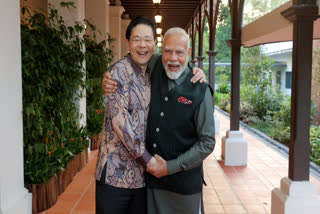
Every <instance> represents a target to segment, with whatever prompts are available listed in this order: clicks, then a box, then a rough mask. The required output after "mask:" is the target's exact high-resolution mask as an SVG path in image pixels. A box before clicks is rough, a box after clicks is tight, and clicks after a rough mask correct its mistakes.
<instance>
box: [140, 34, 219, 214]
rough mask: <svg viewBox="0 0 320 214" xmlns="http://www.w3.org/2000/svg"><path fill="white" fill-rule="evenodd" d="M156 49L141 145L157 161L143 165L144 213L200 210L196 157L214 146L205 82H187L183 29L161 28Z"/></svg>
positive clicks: (190, 213) (200, 177)
mask: <svg viewBox="0 0 320 214" xmlns="http://www.w3.org/2000/svg"><path fill="white" fill-rule="evenodd" d="M162 54H163V55H162V60H156V62H155V64H154V68H153V71H152V75H151V102H150V111H149V115H148V124H147V138H146V148H147V150H148V151H149V152H150V154H151V155H154V156H155V158H156V159H157V160H158V161H159V163H161V164H159V167H158V168H157V169H156V170H154V169H149V168H147V172H149V173H147V175H146V182H147V189H148V193H147V198H148V201H147V203H148V214H168V213H170V214H171V213H172V214H179V213H181V214H199V213H201V214H202V213H204V211H203V210H204V209H203V203H202V186H203V182H204V180H203V168H202V162H203V160H204V159H205V158H206V157H207V156H208V155H209V154H210V153H211V152H212V151H213V149H214V146H215V132H214V118H213V106H212V96H211V93H210V89H209V87H208V85H207V84H204V83H202V84H201V83H195V84H194V83H192V82H190V80H191V78H192V76H193V75H192V71H191V68H190V67H188V59H189V57H190V54H191V48H190V47H189V36H188V34H187V33H186V32H185V31H184V30H183V29H181V28H171V29H169V30H168V31H167V32H166V34H165V36H164V45H163V48H162ZM162 158H163V159H162Z"/></svg>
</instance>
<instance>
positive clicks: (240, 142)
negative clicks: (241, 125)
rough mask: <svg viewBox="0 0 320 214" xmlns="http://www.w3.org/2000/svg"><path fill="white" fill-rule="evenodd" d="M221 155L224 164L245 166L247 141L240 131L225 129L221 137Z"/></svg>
mask: <svg viewBox="0 0 320 214" xmlns="http://www.w3.org/2000/svg"><path fill="white" fill-rule="evenodd" d="M221 157H222V158H223V159H224V165H225V166H246V165H247V161H248V142H247V141H246V139H245V138H244V137H243V134H242V133H241V132H240V131H227V133H226V136H224V137H223V138H222V143H221Z"/></svg>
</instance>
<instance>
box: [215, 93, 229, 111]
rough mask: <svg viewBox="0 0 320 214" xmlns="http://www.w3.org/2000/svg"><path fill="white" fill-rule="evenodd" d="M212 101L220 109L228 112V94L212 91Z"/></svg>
mask: <svg viewBox="0 0 320 214" xmlns="http://www.w3.org/2000/svg"><path fill="white" fill-rule="evenodd" d="M214 103H215V105H217V106H218V107H219V108H220V109H222V110H225V111H227V112H230V95H229V94H223V93H219V92H215V93H214Z"/></svg>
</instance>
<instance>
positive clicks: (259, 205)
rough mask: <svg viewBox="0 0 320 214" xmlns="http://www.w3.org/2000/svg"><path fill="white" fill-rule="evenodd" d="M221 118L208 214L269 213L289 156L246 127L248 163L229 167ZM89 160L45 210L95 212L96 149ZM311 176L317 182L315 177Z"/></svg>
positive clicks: (208, 167)
mask: <svg viewBox="0 0 320 214" xmlns="http://www.w3.org/2000/svg"><path fill="white" fill-rule="evenodd" d="M216 114H217V116H218V118H219V120H220V134H216V140H217V144H216V148H215V150H214V152H213V154H212V155H210V156H209V157H208V158H207V159H206V160H205V163H204V168H205V170H204V171H205V181H206V183H207V186H205V187H204V203H205V210H206V214H217V213H224V214H241V213H248V214H249V213H250V214H262V213H270V209H271V206H270V205H271V191H272V189H274V188H276V187H279V186H280V180H281V178H283V177H285V176H287V173H288V160H287V158H285V157H284V156H283V155H281V154H279V153H278V152H277V151H275V150H273V149H272V148H270V147H269V146H267V145H265V144H264V143H263V142H262V141H261V140H260V139H258V138H256V137H255V136H253V135H252V134H249V133H248V132H246V131H245V130H242V129H241V131H242V133H244V137H245V139H246V140H247V141H248V148H249V149H248V165H247V166H246V167H227V166H224V162H223V160H221V156H220V154H221V138H222V137H223V136H224V135H225V133H226V130H228V129H229V124H230V123H229V118H227V117H225V116H224V115H222V114H220V113H219V112H216ZM89 158H90V160H89V163H88V164H87V165H86V166H85V168H84V169H83V170H82V171H81V172H79V173H78V174H77V175H76V176H75V178H74V180H73V182H72V183H71V184H70V185H69V186H68V187H67V189H66V191H65V192H64V193H63V194H62V195H61V196H60V197H59V199H58V201H57V203H56V204H55V205H54V206H53V207H52V208H50V209H49V210H47V211H45V212H43V214H58V213H59V214H64V213H73V214H89V213H90V214H92V213H94V210H95V200H94V199H95V180H94V177H93V175H94V172H95V166H96V159H97V151H93V152H90V156H89ZM310 180H311V181H312V182H313V183H315V184H316V185H317V186H318V191H319V194H320V182H319V180H317V179H316V178H314V177H312V176H311V177H310Z"/></svg>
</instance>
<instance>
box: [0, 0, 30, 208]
mask: <svg viewBox="0 0 320 214" xmlns="http://www.w3.org/2000/svg"><path fill="white" fill-rule="evenodd" d="M19 4H20V1H19V0H1V1H0V14H1V17H3V18H1V19H0V26H1V28H0V47H1V48H0V65H1V67H0V100H1V105H0V136H1V138H0V145H1V149H0V213H1V214H7V213H8V214H9V213H10V214H11V213H12V214H17V213H19V214H20V213H21V214H23V213H31V211H32V196H31V194H30V193H28V191H27V190H26V189H25V188H24V175H23V173H24V172H23V171H24V170H23V131H22V80H21V78H22V77H21V42H20V7H19ZM4 17H5V18H4Z"/></svg>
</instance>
